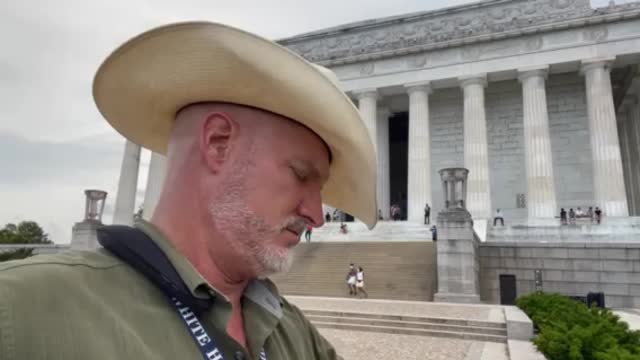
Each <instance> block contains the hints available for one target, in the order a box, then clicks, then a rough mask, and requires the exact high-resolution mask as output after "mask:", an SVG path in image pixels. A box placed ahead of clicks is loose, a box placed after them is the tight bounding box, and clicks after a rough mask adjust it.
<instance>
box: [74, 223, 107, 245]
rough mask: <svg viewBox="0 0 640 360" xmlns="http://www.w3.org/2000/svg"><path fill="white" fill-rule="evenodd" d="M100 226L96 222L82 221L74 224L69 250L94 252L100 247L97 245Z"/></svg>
mask: <svg viewBox="0 0 640 360" xmlns="http://www.w3.org/2000/svg"><path fill="white" fill-rule="evenodd" d="M100 226H102V224H101V223H99V222H97V221H82V222H78V223H75V225H73V229H72V230H71V249H73V250H95V249H97V248H99V247H100V244H99V243H98V232H97V231H98V228H99V227H100Z"/></svg>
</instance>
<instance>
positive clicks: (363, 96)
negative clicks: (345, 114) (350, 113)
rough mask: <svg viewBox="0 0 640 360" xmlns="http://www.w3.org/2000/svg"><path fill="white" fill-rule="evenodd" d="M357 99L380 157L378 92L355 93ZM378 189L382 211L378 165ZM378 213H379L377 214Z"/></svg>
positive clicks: (366, 90)
mask: <svg viewBox="0 0 640 360" xmlns="http://www.w3.org/2000/svg"><path fill="white" fill-rule="evenodd" d="M355 95H356V97H357V98H358V110H360V116H362V120H363V121H364V125H365V127H366V128H367V131H368V132H369V139H371V142H372V143H373V147H374V149H375V151H376V156H378V155H377V154H378V135H377V133H378V130H377V129H378V98H379V95H378V91H377V90H376V89H365V90H360V91H356V92H355ZM377 172H378V174H377V177H378V179H377V180H378V181H377V183H376V184H377V185H376V186H377V188H376V196H377V197H378V199H377V200H378V201H377V204H378V209H381V204H380V180H379V179H380V173H379V172H380V168H379V164H378V169H377ZM376 213H377V212H376Z"/></svg>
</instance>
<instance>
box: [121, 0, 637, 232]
mask: <svg viewBox="0 0 640 360" xmlns="http://www.w3.org/2000/svg"><path fill="white" fill-rule="evenodd" d="M279 43H280V44H282V45H283V46H286V47H288V48H289V49H291V50H292V51H295V52H297V53H299V54H300V55H301V56H303V57H305V58H306V59H308V60H310V61H312V62H315V63H318V64H320V65H323V66H327V67H329V68H331V69H332V70H333V71H334V72H335V73H336V74H337V76H338V77H339V79H340V81H341V83H342V86H343V89H344V90H345V91H346V92H347V93H348V94H349V95H350V96H351V97H352V99H353V101H354V104H356V106H357V107H358V108H359V109H360V111H361V113H362V116H363V119H364V121H365V124H366V126H367V129H368V130H369V134H370V136H371V138H372V139H373V142H374V144H375V145H376V153H377V156H378V190H377V196H378V203H379V205H380V210H381V211H382V213H383V216H384V217H388V216H389V207H390V205H392V204H393V203H396V202H401V204H400V205H402V208H403V210H404V211H405V214H406V218H407V219H408V220H410V221H412V222H421V221H422V219H423V208H424V204H425V203H429V204H430V205H431V207H432V210H431V216H432V218H433V217H434V216H435V214H437V213H438V211H439V210H441V208H440V207H441V206H442V204H443V201H442V194H440V191H439V187H438V186H437V184H438V183H439V180H438V174H437V171H438V170H439V169H441V168H445V167H465V168H468V169H469V170H470V173H469V184H468V193H467V205H468V210H469V211H470V213H471V214H472V216H473V218H474V219H488V218H490V217H491V215H492V214H493V213H494V212H495V210H496V209H497V208H500V209H501V210H502V212H503V213H504V214H505V218H506V220H509V219H520V220H525V221H530V222H535V221H536V220H537V219H543V220H544V219H548V218H552V217H554V216H556V214H558V212H559V208H560V207H564V208H566V209H568V208H570V207H573V208H576V207H578V206H581V207H583V208H586V207H588V206H599V207H601V208H602V209H603V211H604V213H605V215H607V216H612V217H614V216H615V217H617V216H628V215H640V185H639V184H640V162H639V161H638V160H639V159H640V125H639V124H640V66H639V64H640V2H628V3H626V4H621V5H614V4H612V5H610V6H608V7H604V8H598V9H594V8H592V7H591V5H590V2H589V1H588V0H488V1H482V2H478V3H473V4H469V5H462V6H456V7H451V8H445V9H442V10H436V11H429V12H423V13H414V14H408V15H405V16H395V17H389V18H383V19H376V20H369V21H364V22H360V23H353V24H347V25H343V26H338V27H334V28H330V29H325V30H321V31H315V32H311V33H306V34H301V35H298V36H294V37H291V38H287V39H281V40H279ZM403 123H404V125H403ZM403 126H404V127H406V130H402V129H400V128H401V127H403ZM399 129H400V130H399ZM402 131H404V133H403V135H402V134H401V136H400V137H401V140H400V141H399V140H398V134H399V133H402ZM127 146H128V147H131V146H132V145H131V144H128V145H127ZM127 149H128V150H127V151H126V152H125V160H127V159H129V160H127V161H128V162H127V165H126V169H125V163H124V162H123V168H122V175H121V179H120V189H119V193H118V195H117V199H118V203H117V204H116V218H117V219H120V217H118V216H124V215H122V214H125V213H126V214H128V213H131V209H132V205H131V204H132V199H131V197H132V196H135V188H132V186H133V187H134V186H135V185H134V183H135V181H134V174H135V179H137V171H138V170H137V162H136V161H135V160H132V158H135V156H134V155H135V149H133V148H131V149H130V148H127ZM398 149H400V150H398ZM127 154H128V155H127ZM398 154H400V155H398ZM162 161H163V160H162V158H161V157H159V156H158V157H157V159H156V160H155V162H154V160H153V159H152V168H153V169H155V170H153V171H154V173H155V174H156V175H152V176H151V174H150V176H149V184H148V187H147V188H148V190H147V195H146V198H145V216H149V215H150V214H151V212H152V210H153V204H154V201H155V200H154V199H157V196H159V190H160V184H161V182H162V175H161V172H162ZM398 162H402V163H401V164H399V163H398ZM154 163H155V165H156V166H155V167H154V166H153V165H154ZM398 168H401V169H403V171H402V172H399V171H397V169H398ZM158 169H160V170H158ZM393 169H396V170H393ZM404 171H406V175H404ZM399 173H402V174H400V175H399ZM121 193H122V194H121ZM121 195H122V196H121ZM125 199H128V201H127V200H125ZM119 212H121V213H122V214H120V215H119V214H118V213H119Z"/></svg>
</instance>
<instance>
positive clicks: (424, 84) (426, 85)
mask: <svg viewBox="0 0 640 360" xmlns="http://www.w3.org/2000/svg"><path fill="white" fill-rule="evenodd" d="M404 88H405V89H407V94H409V95H411V94H412V93H414V92H416V91H425V92H426V93H427V95H428V94H431V83H430V82H429V81H419V82H412V83H408V84H405V85H404Z"/></svg>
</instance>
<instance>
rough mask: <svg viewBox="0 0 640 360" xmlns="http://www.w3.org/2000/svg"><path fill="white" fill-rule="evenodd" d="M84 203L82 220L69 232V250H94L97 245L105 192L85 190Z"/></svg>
mask: <svg viewBox="0 0 640 360" xmlns="http://www.w3.org/2000/svg"><path fill="white" fill-rule="evenodd" d="M84 193H85V196H86V203H85V209H84V220H82V221H81V222H78V223H75V225H73V229H72V230H71V249H73V250H95V249H97V248H99V247H100V244H99V243H98V232H97V230H98V228H99V227H100V226H102V213H103V212H104V204H105V201H106V199H107V192H106V191H102V190H85V191H84Z"/></svg>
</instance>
